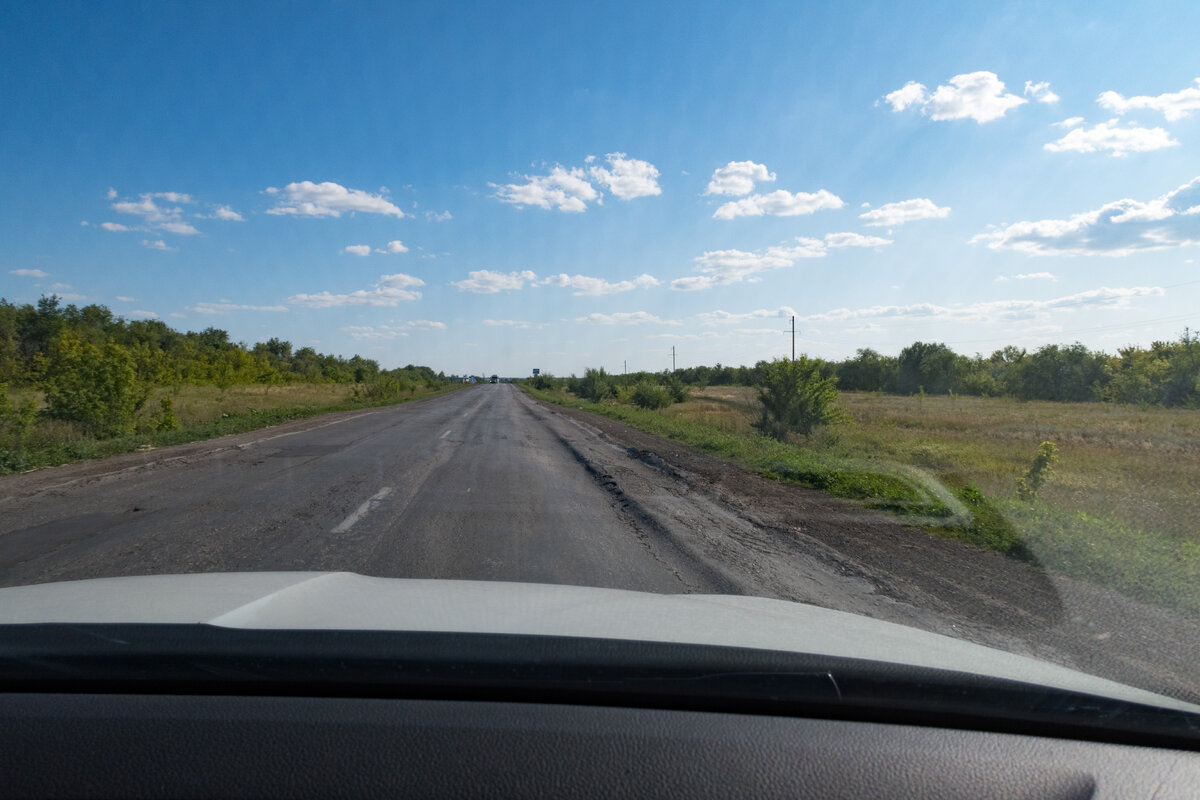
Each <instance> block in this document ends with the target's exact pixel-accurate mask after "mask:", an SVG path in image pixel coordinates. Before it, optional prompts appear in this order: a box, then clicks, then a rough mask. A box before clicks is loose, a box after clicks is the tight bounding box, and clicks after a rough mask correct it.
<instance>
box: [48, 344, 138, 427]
mask: <svg viewBox="0 0 1200 800" xmlns="http://www.w3.org/2000/svg"><path fill="white" fill-rule="evenodd" d="M44 388H45V391H46V404H47V407H48V408H47V410H48V413H49V415H50V416H52V417H55V418H57V419H65V420H71V421H74V422H80V423H82V424H83V425H84V427H86V428H87V430H88V432H89V433H91V434H92V435H93V436H96V437H97V438H107V437H112V436H125V435H128V434H131V433H133V432H134V427H135V424H134V415H136V414H137V412H138V409H140V408H141V407H142V405H143V404H145V402H146V400H147V399H148V398H149V396H150V388H149V387H148V386H145V385H143V384H141V383H139V381H138V379H137V373H136V371H135V369H134V361H133V357H132V356H130V355H129V353H127V352H126V351H125V350H124V349H123V348H122V347H120V346H118V345H115V344H112V343H106V344H104V345H102V346H98V345H94V344H92V343H91V342H87V341H84V340H83V339H82V338H80V337H79V335H78V334H75V333H70V332H68V333H64V334H62V335H61V336H60V337H59V338H58V339H56V340H55V343H54V347H53V350H52V355H51V358H50V362H49V365H48V368H47V372H46V378H45V386H44Z"/></svg>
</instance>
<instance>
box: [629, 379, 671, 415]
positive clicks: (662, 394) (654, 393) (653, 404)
mask: <svg viewBox="0 0 1200 800" xmlns="http://www.w3.org/2000/svg"><path fill="white" fill-rule="evenodd" d="M631 399H632V401H633V404H634V405H635V406H637V407H638V408H648V409H652V410H653V409H658V408H666V407H667V406H669V405H671V391H670V390H669V389H668V388H667V387H665V386H658V385H656V384H653V383H651V382H650V381H640V382H639V383H638V385H637V386H635V387H634V389H633V396H632V397H631Z"/></svg>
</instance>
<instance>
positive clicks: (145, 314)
mask: <svg viewBox="0 0 1200 800" xmlns="http://www.w3.org/2000/svg"><path fill="white" fill-rule="evenodd" d="M125 316H127V317H129V318H131V319H158V314H155V313H154V312H153V311H141V310H138V311H130V312H128V313H126V314H125Z"/></svg>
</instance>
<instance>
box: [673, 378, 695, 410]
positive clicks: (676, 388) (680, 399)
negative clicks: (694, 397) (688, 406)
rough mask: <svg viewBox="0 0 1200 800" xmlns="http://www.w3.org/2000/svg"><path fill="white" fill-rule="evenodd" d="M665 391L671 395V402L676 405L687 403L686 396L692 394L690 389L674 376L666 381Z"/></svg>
mask: <svg viewBox="0 0 1200 800" xmlns="http://www.w3.org/2000/svg"><path fill="white" fill-rule="evenodd" d="M667 391H669V392H670V393H671V400H672V401H673V402H676V403H684V402H687V399H688V396H689V395H690V394H691V393H692V390H691V387H689V386H688V385H687V384H686V383H684V382H683V381H682V380H680V379H679V377H678V376H675V375H672V376H671V377H670V378H668V379H667Z"/></svg>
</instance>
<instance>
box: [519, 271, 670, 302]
mask: <svg viewBox="0 0 1200 800" xmlns="http://www.w3.org/2000/svg"><path fill="white" fill-rule="evenodd" d="M541 285H542V286H560V287H564V288H570V289H574V290H575V291H574V294H575V296H577V297H580V296H588V297H596V296H599V295H605V294H617V293H618V292H628V291H632V290H633V289H639V288H640V289H645V288H649V287H651V286H658V285H659V280H658V279H657V278H655V277H654V276H653V275H644V274H643V275H638V276H637V277H636V278H634V279H633V280H631V281H617V282H616V283H610V282H608V281H606V280H604V279H603V278H592V277H589V276H587V275H567V274H566V273H565V272H563V273H559V274H558V275H551V276H550V277H548V278H546V279H545V280H543V281H541Z"/></svg>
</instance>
